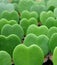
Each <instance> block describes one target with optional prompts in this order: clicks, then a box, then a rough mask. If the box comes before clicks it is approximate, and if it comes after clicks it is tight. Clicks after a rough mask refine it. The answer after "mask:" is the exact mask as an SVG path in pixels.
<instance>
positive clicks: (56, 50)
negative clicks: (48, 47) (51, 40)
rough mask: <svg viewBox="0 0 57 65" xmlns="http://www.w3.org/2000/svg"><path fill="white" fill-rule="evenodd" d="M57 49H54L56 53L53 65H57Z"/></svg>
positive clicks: (54, 53)
mask: <svg viewBox="0 0 57 65" xmlns="http://www.w3.org/2000/svg"><path fill="white" fill-rule="evenodd" d="M56 60H57V47H56V48H55V49H54V52H53V64H54V65H57V61H56Z"/></svg>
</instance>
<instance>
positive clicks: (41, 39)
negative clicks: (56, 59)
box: [23, 33, 49, 56]
mask: <svg viewBox="0 0 57 65" xmlns="http://www.w3.org/2000/svg"><path fill="white" fill-rule="evenodd" d="M23 43H24V45H26V46H27V47H29V46H30V45H33V44H36V45H38V46H39V47H40V48H41V49H42V50H43V52H44V56H46V55H47V54H48V53H49V38H48V37H47V36H46V35H39V36H36V35H35V34H32V33H30V34H28V35H27V36H26V37H25V39H24V42H23Z"/></svg>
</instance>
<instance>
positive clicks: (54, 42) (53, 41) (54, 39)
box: [49, 33, 57, 53]
mask: <svg viewBox="0 0 57 65" xmlns="http://www.w3.org/2000/svg"><path fill="white" fill-rule="evenodd" d="M49 46H50V50H51V53H53V51H54V49H55V47H56V46H57V33H54V34H53V35H52V36H51V38H50V42H49Z"/></svg>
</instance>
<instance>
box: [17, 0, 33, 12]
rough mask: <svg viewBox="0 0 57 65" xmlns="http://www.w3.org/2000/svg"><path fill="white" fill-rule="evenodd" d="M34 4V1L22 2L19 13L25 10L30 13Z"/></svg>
mask: <svg viewBox="0 0 57 65" xmlns="http://www.w3.org/2000/svg"><path fill="white" fill-rule="evenodd" d="M33 4H34V1H32V0H20V2H19V5H18V9H19V12H20V13H21V12H22V11H23V10H28V11H30V8H31V6H32V5H33Z"/></svg>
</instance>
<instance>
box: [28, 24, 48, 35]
mask: <svg viewBox="0 0 57 65" xmlns="http://www.w3.org/2000/svg"><path fill="white" fill-rule="evenodd" d="M29 33H33V34H35V35H36V36H39V35H42V34H44V35H47V33H48V28H47V27H46V26H45V25H42V26H40V27H39V26H37V25H35V24H32V25H30V26H29V27H28V29H27V34H29Z"/></svg>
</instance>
